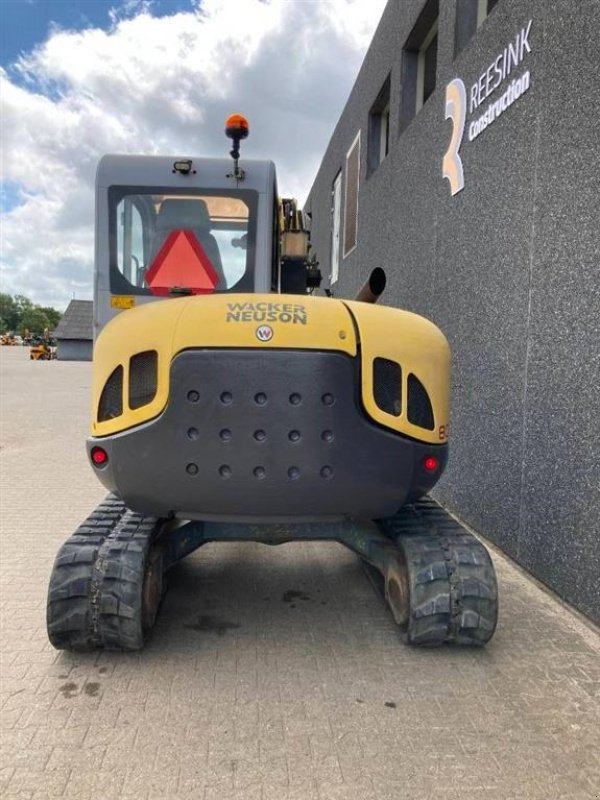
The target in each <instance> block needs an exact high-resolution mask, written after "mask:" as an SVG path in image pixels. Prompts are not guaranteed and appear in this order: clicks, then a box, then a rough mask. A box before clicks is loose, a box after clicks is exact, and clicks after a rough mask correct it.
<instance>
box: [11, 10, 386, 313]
mask: <svg viewBox="0 0 600 800" xmlns="http://www.w3.org/2000/svg"><path fill="white" fill-rule="evenodd" d="M384 6H385V0H287V1H284V0H153V1H152V2H142V1H141V0H0V16H1V19H0V27H1V28H2V29H3V34H2V35H3V40H2V49H1V56H0V57H1V61H0V64H1V66H0V84H1V85H0V102H1V104H2V108H1V111H2V130H1V135H2V153H1V155H2V165H1V166H2V187H1V192H0V203H1V212H2V242H1V244H2V284H1V288H2V291H3V292H9V293H10V294H17V293H22V294H25V295H27V296H29V297H31V298H32V299H33V300H34V301H35V302H38V303H40V304H43V305H47V304H49V305H54V306H55V307H57V308H61V309H63V308H64V307H65V306H66V304H67V303H68V301H69V300H70V299H71V298H72V297H73V296H75V297H77V298H79V299H85V298H89V297H91V286H92V270H93V263H92V259H93V215H94V205H93V184H94V173H95V167H96V162H97V160H98V158H99V156H100V155H102V154H103V153H107V152H113V153H114V152H120V153H164V154H174V155H178V154H189V155H219V156H223V155H224V154H226V153H227V150H228V148H227V145H228V142H227V140H226V139H225V137H224V135H223V122H224V120H225V118H226V117H227V115H228V114H230V113H232V112H234V111H235V112H241V113H243V114H245V115H246V116H248V117H249V119H250V125H251V134H250V138H249V139H248V141H247V142H246V143H245V145H244V152H245V153H246V155H247V156H248V157H253V158H272V159H273V160H274V161H275V162H276V164H277V166H278V170H279V186H280V191H282V193H283V194H288V193H289V194H291V195H295V196H297V197H298V198H299V199H300V200H303V199H304V197H305V196H306V193H307V192H308V190H309V188H310V185H311V183H312V180H313V178H314V176H315V173H316V170H317V167H318V165H319V163H320V160H321V157H322V155H323V153H324V150H325V148H326V146H327V143H328V141H329V138H330V136H331V134H332V132H333V127H334V125H335V123H336V122H337V120H338V118H339V115H340V113H341V111H342V108H343V106H344V103H345V101H346V99H347V97H348V94H349V92H350V89H351V88H352V85H353V83H354V80H355V78H356V74H357V72H358V70H359V68H360V65H361V63H362V59H363V57H364V54H365V51H366V48H367V46H368V44H369V42H370V40H371V37H372V35H373V33H374V30H375V28H376V26H377V23H378V22H379V19H380V17H381V13H382V11H383V8H384Z"/></svg>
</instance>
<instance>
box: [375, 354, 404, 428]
mask: <svg viewBox="0 0 600 800" xmlns="http://www.w3.org/2000/svg"><path fill="white" fill-rule="evenodd" d="M373 394H374V396H375V402H376V404H377V406H378V408H380V409H381V410H382V411H385V413H386V414H392V415H393V416H394V417H399V416H400V414H401V412H402V370H401V368H400V365H399V364H396V362H395V361H389V360H388V359H387V358H376V359H375V360H374V361H373Z"/></svg>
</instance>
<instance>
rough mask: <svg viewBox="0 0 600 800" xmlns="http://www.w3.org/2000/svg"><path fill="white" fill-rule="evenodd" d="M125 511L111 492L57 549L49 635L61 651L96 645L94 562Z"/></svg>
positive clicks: (47, 609) (48, 625) (50, 599)
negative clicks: (93, 601) (94, 625)
mask: <svg viewBox="0 0 600 800" xmlns="http://www.w3.org/2000/svg"><path fill="white" fill-rule="evenodd" d="M125 511H126V508H125V506H124V504H123V503H122V502H121V500H119V499H118V498H116V497H115V496H114V495H112V494H109V495H108V496H107V497H106V498H105V499H104V500H103V501H102V502H101V503H100V504H99V505H98V506H97V507H96V508H95V509H94V511H93V512H92V513H91V514H90V516H89V517H88V518H87V519H86V520H85V522H83V523H82V524H81V525H80V526H79V528H77V530H76V531H75V533H74V534H73V535H72V536H70V537H69V539H67V541H66V542H65V543H64V544H63V545H62V547H61V548H60V550H59V551H58V554H57V556H56V559H55V561H54V567H53V569H52V573H51V575H50V585H49V588H48V603H47V607H46V621H47V629H48V637H49V639H50V642H51V643H52V644H53V645H54V647H56V648H57V649H58V650H84V651H85V650H91V649H93V648H94V647H95V639H94V636H93V632H92V625H91V618H92V609H91V604H90V593H91V580H92V570H93V565H94V563H95V561H96V559H97V557H98V552H99V550H100V548H101V546H102V544H103V543H104V541H105V540H106V538H107V536H109V535H110V533H111V532H112V531H113V530H114V528H115V526H116V525H117V523H118V522H119V521H120V520H121V518H122V517H123V515H124V513H125Z"/></svg>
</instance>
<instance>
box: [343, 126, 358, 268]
mask: <svg viewBox="0 0 600 800" xmlns="http://www.w3.org/2000/svg"><path fill="white" fill-rule="evenodd" d="M359 170H360V131H359V132H358V134H357V135H356V139H355V140H354V141H353V142H352V146H351V147H350V150H348V153H347V155H346V191H345V195H344V258H346V256H348V255H350V253H351V252H352V251H353V250H354V248H355V247H356V236H357V230H358V176H359Z"/></svg>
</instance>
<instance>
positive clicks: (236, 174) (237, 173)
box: [225, 114, 250, 181]
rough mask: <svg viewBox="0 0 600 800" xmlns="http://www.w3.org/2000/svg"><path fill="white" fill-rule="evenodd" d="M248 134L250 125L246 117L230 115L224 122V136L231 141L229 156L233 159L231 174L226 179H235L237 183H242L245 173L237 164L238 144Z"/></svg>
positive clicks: (238, 156) (238, 155)
mask: <svg viewBox="0 0 600 800" xmlns="http://www.w3.org/2000/svg"><path fill="white" fill-rule="evenodd" d="M249 133H250V125H249V124H248V120H247V119H246V117H244V116H242V114H231V115H230V116H229V117H227V119H226V120H225V135H226V136H227V137H228V138H229V139H231V141H232V148H231V151H230V153H229V155H230V156H231V157H232V158H233V172H230V173H229V174H228V175H227V177H228V178H235V179H236V180H238V181H243V180H244V178H245V172H244V170H243V169H241V168H240V166H239V164H238V162H239V158H240V142H241V141H242V139H245V138H246V137H247V136H248V134H249Z"/></svg>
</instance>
